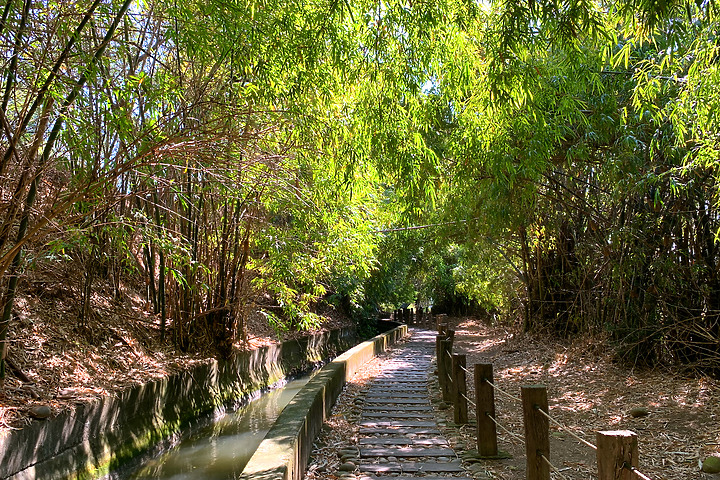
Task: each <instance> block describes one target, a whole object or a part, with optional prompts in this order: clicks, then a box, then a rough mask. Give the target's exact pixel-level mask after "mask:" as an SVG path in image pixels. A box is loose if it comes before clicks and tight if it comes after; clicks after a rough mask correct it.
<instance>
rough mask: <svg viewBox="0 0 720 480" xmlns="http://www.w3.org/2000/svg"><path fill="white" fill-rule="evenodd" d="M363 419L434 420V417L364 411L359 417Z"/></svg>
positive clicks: (410, 413)
mask: <svg viewBox="0 0 720 480" xmlns="http://www.w3.org/2000/svg"><path fill="white" fill-rule="evenodd" d="M361 417H362V418H363V419H364V418H387V419H398V420H400V419H415V420H421V419H422V420H434V419H435V416H434V415H431V414H429V413H423V412H376V411H364V412H363V413H362V415H361ZM373 421H375V420H373Z"/></svg>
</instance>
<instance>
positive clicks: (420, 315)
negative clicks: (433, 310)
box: [415, 307, 423, 324]
mask: <svg viewBox="0 0 720 480" xmlns="http://www.w3.org/2000/svg"><path fill="white" fill-rule="evenodd" d="M415 320H417V323H418V324H422V321H423V307H417V308H416V309H415Z"/></svg>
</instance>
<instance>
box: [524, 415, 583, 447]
mask: <svg viewBox="0 0 720 480" xmlns="http://www.w3.org/2000/svg"><path fill="white" fill-rule="evenodd" d="M535 409H536V410H537V411H538V413H540V415H542V416H543V417H545V418H547V419H548V420H549V421H550V423H552V424H553V425H555V426H556V427H558V428H559V429H561V430H563V431H564V432H565V433H567V434H568V435H570V436H571V437H573V438H574V439H575V440H577V441H578V442H580V443H582V444H584V445H587V446H588V447H590V448H592V449H593V450H597V446H595V445H593V444H592V443H590V442H588V441H587V440H585V439H584V438H582V437H580V436H579V435H577V434H575V433H574V432H572V431H571V430H570V429H568V428H567V427H566V426H565V425H563V424H562V423H560V422H558V421H557V420H555V419H554V418H553V417H551V416H550V414H548V413H546V412H544V411H543V410H542V409H540V408H537V407H536V408H535Z"/></svg>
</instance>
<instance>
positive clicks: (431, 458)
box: [354, 328, 472, 480]
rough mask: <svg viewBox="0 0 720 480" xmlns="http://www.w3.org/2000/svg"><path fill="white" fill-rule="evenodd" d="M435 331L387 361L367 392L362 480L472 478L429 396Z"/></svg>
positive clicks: (414, 337)
mask: <svg viewBox="0 0 720 480" xmlns="http://www.w3.org/2000/svg"><path fill="white" fill-rule="evenodd" d="M434 345H435V332H432V331H428V330H419V329H414V328H413V329H411V337H410V339H409V340H408V341H407V342H406V343H404V344H403V345H401V346H400V347H399V348H397V349H396V350H395V351H394V352H393V353H392V355H391V356H390V357H389V358H388V359H387V360H385V361H384V362H383V369H382V373H381V374H380V375H378V376H377V377H375V379H374V380H373V381H372V383H371V384H370V386H369V388H368V389H367V391H366V392H365V396H364V399H363V402H362V412H361V415H360V420H359V424H358V427H359V433H360V436H359V439H358V444H357V457H356V459H355V463H356V469H355V472H354V477H355V478H357V479H360V480H381V479H388V480H390V479H392V480H410V479H418V478H422V479H424V480H472V479H471V477H470V475H469V473H468V472H467V471H466V470H465V469H464V468H463V466H462V463H461V460H460V459H459V458H458V456H457V455H456V453H455V451H453V449H452V448H451V447H450V444H449V443H448V441H447V439H446V438H445V437H444V436H443V434H442V433H441V432H440V430H439V429H438V425H437V422H436V419H435V415H434V413H433V409H432V407H431V405H430V400H429V397H428V388H427V383H428V373H429V369H430V361H431V359H432V358H433V356H434Z"/></svg>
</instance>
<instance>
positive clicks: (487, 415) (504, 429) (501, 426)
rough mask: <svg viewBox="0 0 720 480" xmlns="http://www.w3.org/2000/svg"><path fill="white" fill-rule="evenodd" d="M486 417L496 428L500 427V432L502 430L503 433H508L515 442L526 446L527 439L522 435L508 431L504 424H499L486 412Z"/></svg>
mask: <svg viewBox="0 0 720 480" xmlns="http://www.w3.org/2000/svg"><path fill="white" fill-rule="evenodd" d="M485 416H486V417H487V418H489V419H490V421H491V422H493V423H494V424H495V426H496V427H498V428H499V429H500V430H502V431H503V432H505V433H507V434H508V435H509V436H510V437H512V438H514V439H515V440H517V441H518V442H520V443H521V444H523V445H525V439H524V438H522V437H521V436H520V435H518V434H516V433H513V432H511V431H510V430H508V429H507V428H505V426H504V425H503V424H502V423H500V422H498V421H497V420H495V419H494V418H493V417H492V415H490V414H489V413H487V412H485Z"/></svg>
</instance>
